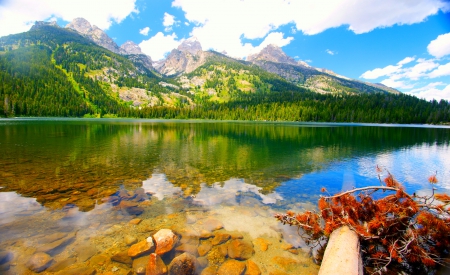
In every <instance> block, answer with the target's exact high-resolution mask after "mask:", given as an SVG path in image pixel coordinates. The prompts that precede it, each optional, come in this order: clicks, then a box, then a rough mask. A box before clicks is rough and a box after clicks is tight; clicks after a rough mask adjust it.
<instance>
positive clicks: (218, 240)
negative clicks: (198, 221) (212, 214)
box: [211, 232, 231, 245]
mask: <svg viewBox="0 0 450 275" xmlns="http://www.w3.org/2000/svg"><path fill="white" fill-rule="evenodd" d="M230 238H231V235H230V234H227V233H221V232H218V233H216V234H215V235H214V238H213V239H212V240H211V244H212V245H219V244H223V243H225V242H226V241H228V240H229V239H230Z"/></svg>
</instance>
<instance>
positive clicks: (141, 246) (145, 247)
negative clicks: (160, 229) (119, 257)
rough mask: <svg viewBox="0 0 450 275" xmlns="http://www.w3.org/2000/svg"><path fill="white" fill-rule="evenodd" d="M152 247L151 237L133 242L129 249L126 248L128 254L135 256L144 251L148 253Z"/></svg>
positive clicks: (142, 253)
mask: <svg viewBox="0 0 450 275" xmlns="http://www.w3.org/2000/svg"><path fill="white" fill-rule="evenodd" d="M153 248H154V244H153V241H152V238H148V239H147V240H143V241H140V242H138V243H137V244H133V245H132V246H131V247H130V249H128V256H130V257H132V258H135V257H138V256H141V255H144V254H146V253H148V254H150V252H151V250H152V249H153Z"/></svg>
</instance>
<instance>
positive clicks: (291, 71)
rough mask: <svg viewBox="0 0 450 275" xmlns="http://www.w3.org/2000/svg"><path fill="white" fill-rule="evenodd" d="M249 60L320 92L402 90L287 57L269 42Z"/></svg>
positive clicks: (356, 92)
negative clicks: (351, 77)
mask: <svg viewBox="0 0 450 275" xmlns="http://www.w3.org/2000/svg"><path fill="white" fill-rule="evenodd" d="M247 60H248V61H250V62H252V63H253V64H255V65H257V66H259V67H260V68H262V69H264V70H266V71H268V72H271V73H275V74H277V75H279V76H281V77H283V78H284V79H286V80H287V81H289V82H291V83H293V84H296V85H298V86H300V87H305V88H308V89H310V90H312V91H315V92H318V93H332V94H341V93H350V94H358V93H393V94H400V92H399V91H398V90H395V89H393V88H389V87H387V86H384V85H382V84H373V83H368V82H363V81H359V80H354V79H350V78H347V77H344V76H341V75H338V74H336V73H334V72H333V71H330V70H327V69H319V68H314V67H311V66H309V65H307V64H306V63H305V62H301V61H300V62H297V61H295V60H294V59H293V58H291V57H289V56H287V55H286V54H285V53H284V52H283V50H282V49H281V48H279V47H278V46H275V45H268V46H267V47H265V48H264V49H262V50H261V52H259V53H258V54H255V55H250V56H249V57H248V58H247Z"/></svg>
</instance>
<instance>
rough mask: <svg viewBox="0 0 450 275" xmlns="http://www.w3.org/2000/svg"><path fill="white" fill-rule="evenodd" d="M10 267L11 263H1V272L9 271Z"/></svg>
mask: <svg viewBox="0 0 450 275" xmlns="http://www.w3.org/2000/svg"><path fill="white" fill-rule="evenodd" d="M10 267H11V265H10V264H9V263H4V264H0V274H3V271H8V270H9V268H10Z"/></svg>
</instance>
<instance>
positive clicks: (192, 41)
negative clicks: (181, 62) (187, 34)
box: [177, 37, 202, 55]
mask: <svg viewBox="0 0 450 275" xmlns="http://www.w3.org/2000/svg"><path fill="white" fill-rule="evenodd" d="M177 49H178V50H179V51H182V52H189V53H190V54H193V55H195V54H197V53H198V51H202V45H201V44H200V42H198V40H197V38H195V37H191V38H189V39H186V40H184V41H183V43H181V44H180V46H178V48H177Z"/></svg>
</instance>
